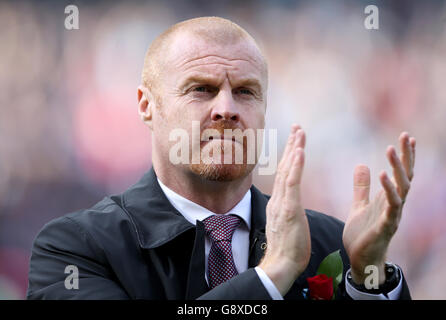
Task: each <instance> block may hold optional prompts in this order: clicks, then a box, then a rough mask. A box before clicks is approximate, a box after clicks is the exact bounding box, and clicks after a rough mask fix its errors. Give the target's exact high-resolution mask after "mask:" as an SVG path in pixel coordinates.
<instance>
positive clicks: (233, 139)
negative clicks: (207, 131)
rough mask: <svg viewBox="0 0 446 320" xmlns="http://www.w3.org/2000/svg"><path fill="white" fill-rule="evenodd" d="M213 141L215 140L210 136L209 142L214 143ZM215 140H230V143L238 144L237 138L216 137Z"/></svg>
mask: <svg viewBox="0 0 446 320" xmlns="http://www.w3.org/2000/svg"><path fill="white" fill-rule="evenodd" d="M212 140H214V137H213V136H210V137H209V141H212ZM215 140H228V141H231V140H232V141H233V142H236V140H235V137H225V136H220V137H219V138H218V137H216V138H215Z"/></svg>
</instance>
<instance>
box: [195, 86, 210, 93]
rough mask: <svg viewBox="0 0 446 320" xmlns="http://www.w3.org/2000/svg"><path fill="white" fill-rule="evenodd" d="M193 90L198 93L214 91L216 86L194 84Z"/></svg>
mask: <svg viewBox="0 0 446 320" xmlns="http://www.w3.org/2000/svg"><path fill="white" fill-rule="evenodd" d="M192 91H193V92H199V93H215V92H216V88H214V87H211V86H196V87H194V88H192Z"/></svg>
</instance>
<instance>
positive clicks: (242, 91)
mask: <svg viewBox="0 0 446 320" xmlns="http://www.w3.org/2000/svg"><path fill="white" fill-rule="evenodd" d="M235 93H238V94H242V95H251V96H252V95H254V93H253V92H252V91H251V90H249V89H247V88H239V89H237V90H235Z"/></svg>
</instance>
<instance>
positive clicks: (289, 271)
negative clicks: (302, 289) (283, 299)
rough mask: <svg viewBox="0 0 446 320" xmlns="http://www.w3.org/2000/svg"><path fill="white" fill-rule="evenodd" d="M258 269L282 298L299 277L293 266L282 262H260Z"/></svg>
mask: <svg viewBox="0 0 446 320" xmlns="http://www.w3.org/2000/svg"><path fill="white" fill-rule="evenodd" d="M258 267H259V268H261V269H262V270H263V271H264V272H265V274H266V275H267V276H268V278H269V279H270V280H271V281H272V282H273V283H274V285H275V286H276V288H277V290H278V291H279V292H280V294H281V295H282V296H284V295H285V294H286V293H287V292H288V290H290V288H291V286H292V285H293V283H294V281H295V280H296V279H297V277H298V276H299V275H300V272H297V271H296V270H297V268H296V265H295V264H293V263H287V262H284V261H281V262H277V263H276V262H269V261H262V262H261V263H260V264H259V265H258Z"/></svg>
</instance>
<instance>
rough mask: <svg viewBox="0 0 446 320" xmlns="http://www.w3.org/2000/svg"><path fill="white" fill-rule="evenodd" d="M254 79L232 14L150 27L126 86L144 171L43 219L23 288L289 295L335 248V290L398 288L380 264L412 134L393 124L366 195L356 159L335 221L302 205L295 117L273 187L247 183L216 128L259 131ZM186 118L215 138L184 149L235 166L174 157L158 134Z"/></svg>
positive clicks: (80, 293) (395, 275)
mask: <svg viewBox="0 0 446 320" xmlns="http://www.w3.org/2000/svg"><path fill="white" fill-rule="evenodd" d="M266 90H267V66H266V62H265V59H264V57H263V55H262V54H261V52H260V50H259V48H258V46H257V45H256V43H255V41H254V39H253V38H252V37H251V36H250V35H249V34H248V33H247V32H246V31H244V30H243V29H241V28H240V27H239V26H237V25H236V24H234V23H232V22H230V21H228V20H225V19H222V18H216V17H211V18H197V19H192V20H187V21H184V22H181V23H179V24H176V25H174V26H173V27H171V28H170V29H168V30H167V31H166V32H164V33H163V34H162V35H161V36H159V37H158V38H157V39H156V40H155V41H154V42H153V43H152V45H151V46H150V48H149V50H148V52H147V54H146V59H145V63H144V69H143V74H142V84H141V86H139V88H138V108H139V113H140V116H141V118H142V120H143V121H144V122H145V123H146V124H147V125H148V127H149V128H150V129H151V130H152V133H153V134H152V151H153V152H152V154H153V159H152V162H153V168H152V170H150V171H149V172H148V173H147V174H146V175H144V177H143V178H142V179H141V180H140V181H139V182H138V183H137V184H135V185H134V186H133V187H131V188H130V189H128V190H127V191H125V192H124V193H123V194H121V195H116V196H111V197H106V198H104V199H103V200H102V201H101V202H99V203H98V204H96V205H95V206H94V207H92V208H90V209H88V210H82V211H79V212H76V213H72V214H69V215H66V216H64V217H61V218H58V219H55V220H53V221H52V222H50V223H48V224H47V225H46V226H45V227H44V228H43V229H42V231H41V232H40V233H39V235H38V236H37V238H36V240H35V243H34V247H33V252H32V257H31V262H30V271H29V288H28V293H27V297H28V298H29V299H47V298H49V299H129V298H130V299H197V298H199V299H282V298H286V299H288V298H289V299H301V298H303V297H304V296H303V294H302V292H303V290H304V289H305V288H307V287H308V284H307V281H306V279H307V278H308V277H311V276H314V275H315V273H316V270H317V267H318V266H319V264H320V262H321V261H322V260H323V259H324V257H326V256H327V255H328V254H330V253H331V252H333V251H336V250H340V251H341V256H342V258H343V263H344V271H347V270H348V272H347V274H344V280H343V281H342V283H341V284H340V286H339V290H338V292H337V295H336V297H337V298H346V299H349V298H353V299H367V298H370V299H388V298H390V299H407V298H410V294H409V290H408V288H407V285H406V283H405V281H404V278H403V275H402V272H401V270H400V269H399V268H398V267H396V266H391V265H386V264H385V263H386V251H387V249H388V247H389V244H390V240H391V238H392V236H393V235H394V233H395V232H396V229H397V227H398V223H399V220H400V218H401V212H402V206H403V203H404V199H405V198H406V196H407V193H408V190H409V186H410V181H411V179H412V177H413V166H414V157H415V139H414V138H411V137H409V135H408V134H407V133H403V134H401V136H400V144H401V146H400V147H401V151H402V156H401V158H398V156H397V155H396V152H395V148H394V147H389V148H388V150H387V157H388V159H389V161H390V164H391V165H392V167H393V181H391V180H390V179H389V177H388V176H387V175H386V173H385V172H383V173H382V174H381V175H380V181H381V184H382V187H383V190H382V191H381V192H380V193H379V194H378V196H377V197H376V198H375V199H374V200H372V201H369V190H370V173H369V170H368V168H367V167H366V166H364V165H360V166H357V167H356V168H355V171H354V197H353V205H352V209H351V213H350V216H349V218H348V220H347V222H346V224H345V227H344V224H343V223H342V222H341V221H339V220H337V219H335V218H332V217H329V216H327V215H325V214H322V213H318V212H314V211H311V210H304V209H303V204H302V202H303V200H304V199H302V198H301V196H300V182H301V177H302V172H303V168H304V147H305V133H304V131H303V130H302V129H301V128H300V127H299V126H297V125H294V126H293V127H292V128H291V133H290V136H289V139H288V142H287V145H286V148H285V151H284V153H283V156H282V159H281V161H280V164H279V166H278V170H277V174H276V178H275V182H274V188H273V193H272V196H271V198H269V197H268V196H265V195H263V194H262V193H260V192H259V191H258V190H257V189H256V188H255V187H254V186H252V170H253V168H254V166H255V164H252V163H248V161H246V160H247V157H246V152H247V147H248V146H247V143H246V140H232V139H229V141H225V140H226V136H224V135H223V132H224V130H225V129H240V130H248V129H250V130H259V129H263V128H264V125H265V110H266ZM194 121H198V122H199V124H200V131H201V132H204V131H205V130H207V129H215V130H217V132H218V133H219V135H217V136H216V137H215V136H214V137H213V139H207V140H206V141H201V142H200V143H199V146H198V148H197V146H196V145H195V148H194V143H193V142H192V143H189V140H188V141H187V144H186V145H187V146H188V151H190V150H191V153H190V154H189V158H188V159H189V160H190V159H192V158H194V156H196V155H197V154H196V153H198V156H200V154H201V153H202V152H203V150H205V149H208V150H209V149H212V150H213V151H216V150H219V149H220V148H221V151H222V154H221V157H223V156H224V155H225V154H227V153H229V152H232V151H233V150H236V149H238V150H240V148H241V149H242V152H243V153H244V154H243V155H244V157H243V161H242V163H237V162H235V161H231V163H229V164H228V163H226V162H225V163H219V162H218V161H215V160H216V158H218V156H217V157H214V156H215V154H213V153H212V152H211V153H209V154H212V156H211V158H212V159H213V161H207V162H206V161H204V160H202V159H201V160H199V161H198V162H195V163H194V162H193V161H188V163H179V164H178V163H177V164H174V163H173V161H171V150H172V147H173V144H174V142H172V141H170V139H169V135H170V133H171V132H172V131H173V130H178V129H181V130H183V132H186V133H188V136H189V137H190V136H192V135H193V133H192V127H193V122H194ZM212 159H211V160H212ZM217 160H218V159H217ZM256 161H257V159H256ZM344 248H345V249H344ZM369 265H374V266H376V267H377V268H378V270H379V278H378V279H379V284H380V286H379V288H378V289H367V288H366V287H365V286H364V280H365V278H366V276H367V274H366V273H365V272H364V271H365V268H366V267H367V266H369ZM65 272H66V273H65ZM70 272H72V273H71V274H70Z"/></svg>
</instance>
